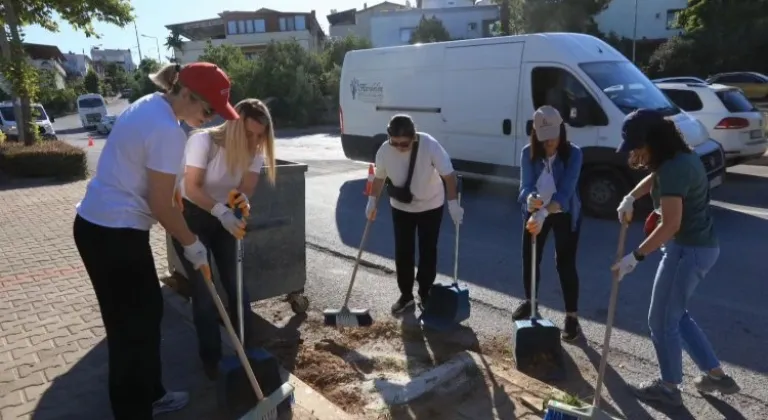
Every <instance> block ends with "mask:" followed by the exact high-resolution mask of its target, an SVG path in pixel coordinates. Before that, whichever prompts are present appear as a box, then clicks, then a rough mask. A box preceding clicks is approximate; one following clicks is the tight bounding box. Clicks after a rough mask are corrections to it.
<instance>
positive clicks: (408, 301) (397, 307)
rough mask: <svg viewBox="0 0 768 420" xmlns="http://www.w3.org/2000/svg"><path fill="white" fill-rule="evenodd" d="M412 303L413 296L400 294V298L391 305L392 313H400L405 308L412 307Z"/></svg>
mask: <svg viewBox="0 0 768 420" xmlns="http://www.w3.org/2000/svg"><path fill="white" fill-rule="evenodd" d="M413 305H414V302H413V297H412V296H411V297H407V296H400V299H398V300H397V302H395V304H394V305H392V313H393V314H400V313H403V312H404V311H405V310H406V309H408V308H410V307H412V306H413Z"/></svg>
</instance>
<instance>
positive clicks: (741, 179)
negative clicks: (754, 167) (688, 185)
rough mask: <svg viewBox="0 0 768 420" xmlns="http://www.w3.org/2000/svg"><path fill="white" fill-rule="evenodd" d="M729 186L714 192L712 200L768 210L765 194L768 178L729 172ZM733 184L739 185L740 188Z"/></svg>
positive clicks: (767, 199) (727, 177)
mask: <svg viewBox="0 0 768 420" xmlns="http://www.w3.org/2000/svg"><path fill="white" fill-rule="evenodd" d="M725 179H726V182H727V184H725V185H723V186H722V187H720V188H717V189H715V190H713V191H712V199H713V200H718V201H723V202H726V203H729V204H735V205H739V206H749V207H758V208H762V209H767V208H768V194H765V192H764V191H765V190H766V184H768V178H766V177H764V176H759V175H754V174H748V173H743V172H728V174H727V175H726V177H725ZM732 184H738V188H737V187H735V186H734V185H732Z"/></svg>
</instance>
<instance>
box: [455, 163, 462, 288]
mask: <svg viewBox="0 0 768 420" xmlns="http://www.w3.org/2000/svg"><path fill="white" fill-rule="evenodd" d="M461 184H462V182H461V175H457V176H456V202H458V203H459V204H461V190H462V185H461ZM455 240H456V243H455V244H454V246H453V285H454V286H458V285H459V223H456V238H455Z"/></svg>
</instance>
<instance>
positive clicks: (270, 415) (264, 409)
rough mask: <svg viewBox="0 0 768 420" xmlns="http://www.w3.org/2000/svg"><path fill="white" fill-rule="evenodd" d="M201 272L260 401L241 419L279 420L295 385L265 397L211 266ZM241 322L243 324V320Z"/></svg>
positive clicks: (284, 385)
mask: <svg viewBox="0 0 768 420" xmlns="http://www.w3.org/2000/svg"><path fill="white" fill-rule="evenodd" d="M200 272H201V273H202V274H203V278H204V279H205V284H206V286H208V291H209V292H210V293H211V296H212V297H213V302H214V303H215V304H216V309H217V310H218V312H219V316H220V317H221V319H222V321H224V327H225V328H226V330H227V333H228V334H229V337H230V339H231V340H232V345H233V346H234V347H235V352H236V353H237V357H238V358H239V359H240V363H241V364H242V365H243V369H244V370H245V374H246V376H247V377H248V381H249V382H250V383H251V386H252V387H253V392H254V393H256V400H257V401H258V402H257V403H256V407H254V408H252V409H251V410H249V411H248V412H247V413H246V414H245V415H244V416H243V417H241V418H240V419H241V420H243V419H248V420H251V419H252V420H277V407H278V406H279V405H280V404H281V403H282V402H283V401H285V400H286V399H292V398H293V391H294V389H293V386H292V385H291V384H289V383H284V384H283V385H282V386H281V387H280V388H277V389H276V390H275V391H274V392H273V393H272V394H271V395H269V396H268V397H264V393H263V392H262V390H261V387H260V386H259V383H258V381H256V375H255V374H254V373H253V368H251V363H250V362H249V361H248V356H247V355H246V354H245V349H244V348H243V343H242V342H241V341H240V339H239V338H238V337H237V333H236V332H235V328H234V327H233V326H232V321H231V320H230V319H229V316H228V315H227V310H226V309H224V304H223V303H222V302H221V298H220V297H219V294H218V293H217V292H216V286H215V285H214V284H213V281H212V275H211V267H209V266H207V265H204V266H202V267H200ZM238 303H240V302H238ZM240 324H241V325H242V322H241V323H240Z"/></svg>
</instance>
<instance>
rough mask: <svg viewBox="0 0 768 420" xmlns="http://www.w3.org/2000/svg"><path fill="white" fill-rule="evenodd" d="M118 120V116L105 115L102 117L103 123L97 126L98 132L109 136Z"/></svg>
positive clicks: (100, 122)
mask: <svg viewBox="0 0 768 420" xmlns="http://www.w3.org/2000/svg"><path fill="white" fill-rule="evenodd" d="M116 120H117V116H116V115H105V116H103V117H101V121H99V123H98V124H97V125H96V132H97V133H99V134H104V135H106V134H109V133H110V132H111V131H112V126H113V125H114V124H115V121H116Z"/></svg>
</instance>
